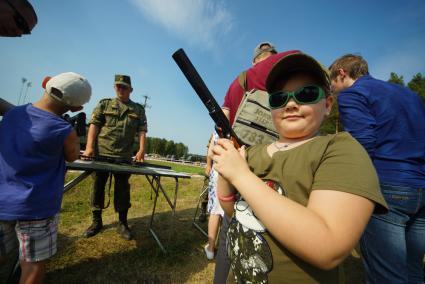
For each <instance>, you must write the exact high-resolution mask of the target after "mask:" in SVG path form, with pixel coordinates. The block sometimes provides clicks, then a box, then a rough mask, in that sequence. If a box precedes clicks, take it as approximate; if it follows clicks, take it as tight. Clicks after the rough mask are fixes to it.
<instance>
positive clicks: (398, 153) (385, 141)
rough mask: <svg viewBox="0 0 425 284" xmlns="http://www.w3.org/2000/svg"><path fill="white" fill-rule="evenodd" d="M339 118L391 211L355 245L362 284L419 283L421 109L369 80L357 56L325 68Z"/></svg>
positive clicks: (423, 223) (408, 94) (423, 235)
mask: <svg viewBox="0 0 425 284" xmlns="http://www.w3.org/2000/svg"><path fill="white" fill-rule="evenodd" d="M329 69H330V77H331V81H332V89H333V92H334V93H335V94H337V101H338V107H339V113H340V118H341V121H342V124H343V125H344V129H345V130H346V131H348V132H350V133H351V135H352V136H353V137H354V138H356V139H357V140H358V141H359V142H360V143H361V144H362V145H363V147H364V148H365V149H366V150H367V152H368V153H369V155H370V157H371V159H372V161H373V163H374V166H375V168H376V171H377V173H378V177H379V180H380V185H381V191H382V193H383V195H384V197H385V200H386V202H387V204H388V206H389V208H390V210H389V212H388V213H387V214H385V215H374V216H373V217H372V218H371V220H370V222H369V224H368V226H367V228H366V230H365V232H364V234H363V236H362V238H361V242H360V247H361V252H362V256H363V264H364V268H365V272H366V282H367V283H423V279H424V277H423V258H424V254H425V194H424V193H425V106H424V103H423V102H422V100H421V99H420V97H419V96H417V95H416V94H415V93H414V92H413V91H411V90H409V89H408V88H405V87H403V86H401V85H397V84H393V83H389V82H385V81H381V80H378V79H375V78H373V77H372V76H370V75H369V72H368V64H367V62H366V60H364V59H363V58H362V57H361V56H358V55H352V54H347V55H344V56H342V57H340V58H338V59H337V60H335V62H333V63H332V65H331V66H330V68H329Z"/></svg>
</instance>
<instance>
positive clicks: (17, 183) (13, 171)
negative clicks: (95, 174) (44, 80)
mask: <svg viewBox="0 0 425 284" xmlns="http://www.w3.org/2000/svg"><path fill="white" fill-rule="evenodd" d="M71 131H72V127H71V125H70V124H69V123H68V122H66V121H65V120H63V119H62V118H61V117H59V116H57V115H55V114H53V113H50V112H47V111H44V110H41V109H39V108H36V107H34V106H33V105H31V104H27V105H23V106H18V107H15V108H13V109H11V110H9V111H8V112H7V113H6V115H5V116H4V117H3V120H2V121H1V122H0V220H35V219H44V218H47V217H50V216H53V215H55V214H57V213H58V212H59V210H60V206H61V201H62V192H63V185H64V179H65V157H64V142H65V139H66V138H67V137H68V135H69V134H70V133H71Z"/></svg>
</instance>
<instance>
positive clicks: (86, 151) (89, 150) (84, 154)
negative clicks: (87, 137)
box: [81, 148, 94, 160]
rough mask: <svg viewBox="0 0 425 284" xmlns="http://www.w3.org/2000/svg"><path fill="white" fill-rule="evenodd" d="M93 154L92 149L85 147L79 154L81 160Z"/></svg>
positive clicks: (88, 158) (87, 158)
mask: <svg viewBox="0 0 425 284" xmlns="http://www.w3.org/2000/svg"><path fill="white" fill-rule="evenodd" d="M93 156H94V150H93V149H90V148H86V150H84V152H83V154H81V159H82V160H90V157H93Z"/></svg>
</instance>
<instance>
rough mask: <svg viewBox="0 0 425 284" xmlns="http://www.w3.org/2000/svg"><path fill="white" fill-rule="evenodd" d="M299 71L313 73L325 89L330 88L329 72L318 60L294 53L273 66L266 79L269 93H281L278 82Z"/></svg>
mask: <svg viewBox="0 0 425 284" xmlns="http://www.w3.org/2000/svg"><path fill="white" fill-rule="evenodd" d="M298 71H307V72H310V73H312V74H313V75H315V76H316V77H317V78H318V79H319V80H320V83H321V84H323V86H324V87H326V88H329V76H328V72H327V70H326V69H325V68H324V67H323V66H322V65H321V64H320V63H319V62H318V61H317V60H315V59H314V58H313V57H311V56H309V55H307V54H305V53H292V54H289V55H287V56H285V57H282V58H281V59H280V60H279V61H277V62H276V63H275V64H274V65H273V67H272V69H271V70H270V72H269V75H268V76H267V79H266V89H267V92H268V93H273V92H276V91H279V90H277V86H276V83H277V82H278V80H280V79H281V78H285V77H287V76H289V75H290V74H292V73H294V72H298Z"/></svg>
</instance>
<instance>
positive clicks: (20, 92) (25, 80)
mask: <svg viewBox="0 0 425 284" xmlns="http://www.w3.org/2000/svg"><path fill="white" fill-rule="evenodd" d="M21 80H22V86H21V90H20V91H19V97H18V105H19V103H20V102H21V97H22V91H23V90H24V86H25V83H26V82H27V81H28V80H27V78H24V77H22V79H21Z"/></svg>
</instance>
